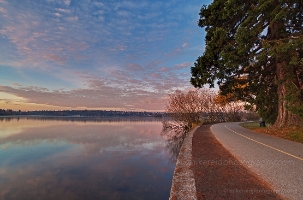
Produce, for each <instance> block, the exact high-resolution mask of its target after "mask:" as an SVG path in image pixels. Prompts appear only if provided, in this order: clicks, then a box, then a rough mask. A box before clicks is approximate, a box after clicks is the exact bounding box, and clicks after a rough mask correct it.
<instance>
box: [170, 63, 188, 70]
mask: <svg viewBox="0 0 303 200" xmlns="http://www.w3.org/2000/svg"><path fill="white" fill-rule="evenodd" d="M190 65H191V63H190V62H184V63H181V64H179V65H175V66H174V68H175V69H184V68H189V67H190Z"/></svg>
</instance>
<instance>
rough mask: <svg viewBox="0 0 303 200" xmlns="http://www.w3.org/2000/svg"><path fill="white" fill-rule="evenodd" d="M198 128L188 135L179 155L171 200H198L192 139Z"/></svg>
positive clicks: (171, 190)
mask: <svg viewBox="0 0 303 200" xmlns="http://www.w3.org/2000/svg"><path fill="white" fill-rule="evenodd" d="M199 127H200V126H196V127H195V128H193V129H192V130H191V131H189V132H188V134H187V135H186V137H185V139H184V141H183V144H182V147H181V149H180V153H179V155H178V159H177V163H176V167H175V171H174V176H173V180H172V186H171V189H170V197H169V200H175V199H186V200H187V199H188V200H197V189H196V182H195V176H194V172H193V170H194V166H193V161H192V144H193V143H192V139H193V135H194V132H195V131H196V130H197V128H199Z"/></svg>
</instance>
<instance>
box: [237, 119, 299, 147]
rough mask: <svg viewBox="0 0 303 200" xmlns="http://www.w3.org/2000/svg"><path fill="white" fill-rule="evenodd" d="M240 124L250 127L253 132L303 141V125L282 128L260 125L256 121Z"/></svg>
mask: <svg viewBox="0 0 303 200" xmlns="http://www.w3.org/2000/svg"><path fill="white" fill-rule="evenodd" d="M240 126H242V127H243V128H247V129H250V130H252V131H254V132H258V133H264V134H268V135H273V136H276V137H281V138H285V139H289V140H292V141H295V142H300V143H303V127H298V126H291V127H282V128H276V127H273V126H270V127H268V126H267V127H260V124H259V123H258V122H245V123H242V124H240Z"/></svg>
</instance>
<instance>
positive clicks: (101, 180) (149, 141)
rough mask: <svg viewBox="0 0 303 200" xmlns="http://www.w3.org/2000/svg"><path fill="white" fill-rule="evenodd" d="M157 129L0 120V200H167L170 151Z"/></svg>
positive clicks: (119, 124) (131, 124) (98, 123)
mask: <svg viewBox="0 0 303 200" xmlns="http://www.w3.org/2000/svg"><path fill="white" fill-rule="evenodd" d="M161 129H162V124H161V122H159V121H145V122H142V121H141V122H136V121H133V122H130V121H119V122H114V121H110V122H109V121H94V120H92V121H70V120H45V118H43V120H42V121H41V120H38V118H35V119H31V118H20V119H15V118H11V119H9V120H3V121H2V122H1V126H0V188H1V190H0V199H168V197H169V191H170V187H171V180H172V176H173V171H174V167H175V163H171V162H170V161H169V159H170V158H171V152H174V150H172V151H168V149H167V147H166V142H165V140H163V138H162V137H161V135H160V134H159V133H160V132H161ZM168 141H169V140H168Z"/></svg>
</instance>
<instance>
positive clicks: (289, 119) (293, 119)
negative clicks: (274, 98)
mask: <svg viewBox="0 0 303 200" xmlns="http://www.w3.org/2000/svg"><path fill="white" fill-rule="evenodd" d="M283 68H284V67H283V65H282V64H281V63H278V64H277V65H276V75H277V81H278V99H279V103H278V117H277V120H276V122H275V124H274V126H276V127H283V126H291V125H302V124H303V120H302V119H301V118H300V117H299V116H298V115H296V114H293V113H291V112H290V111H288V110H287V109H286V107H287V104H288V102H287V100H286V99H285V97H286V89H287V86H286V85H287V82H288V81H291V80H287V79H285V74H286V73H285V72H284V69H283ZM287 73H290V72H287ZM299 100H300V99H298V101H299Z"/></svg>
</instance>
